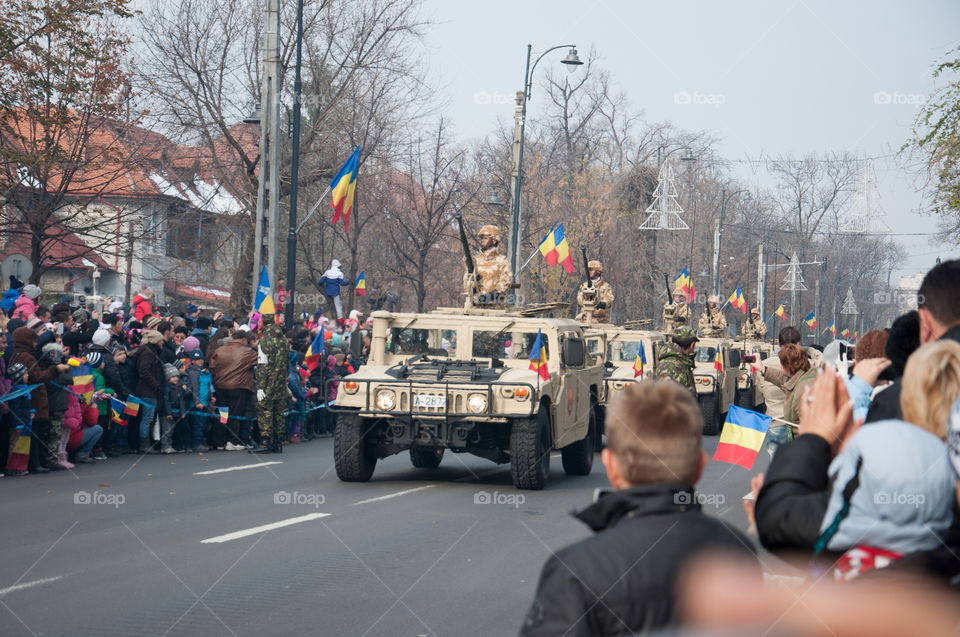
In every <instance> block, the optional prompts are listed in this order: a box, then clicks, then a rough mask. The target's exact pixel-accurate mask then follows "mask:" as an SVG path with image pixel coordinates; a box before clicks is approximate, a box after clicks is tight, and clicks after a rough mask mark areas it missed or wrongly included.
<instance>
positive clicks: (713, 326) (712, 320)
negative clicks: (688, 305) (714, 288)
mask: <svg viewBox="0 0 960 637" xmlns="http://www.w3.org/2000/svg"><path fill="white" fill-rule="evenodd" d="M697 329H699V330H700V333H701V334H703V335H704V336H714V337H715V336H720V335H721V334H723V330H725V329H727V317H725V316H724V315H723V310H721V309H720V297H719V296H717V295H716V294H711V295H710V296H708V297H707V307H706V308H704V310H703V314H701V315H700V323H699V324H698V325H697Z"/></svg>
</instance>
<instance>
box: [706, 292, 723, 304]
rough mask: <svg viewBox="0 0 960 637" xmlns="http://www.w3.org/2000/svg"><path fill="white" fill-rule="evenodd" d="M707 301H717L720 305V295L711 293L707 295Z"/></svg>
mask: <svg viewBox="0 0 960 637" xmlns="http://www.w3.org/2000/svg"><path fill="white" fill-rule="evenodd" d="M707 303H716V304H717V305H720V297H719V296H717V295H716V294H711V295H710V296H708V297H707Z"/></svg>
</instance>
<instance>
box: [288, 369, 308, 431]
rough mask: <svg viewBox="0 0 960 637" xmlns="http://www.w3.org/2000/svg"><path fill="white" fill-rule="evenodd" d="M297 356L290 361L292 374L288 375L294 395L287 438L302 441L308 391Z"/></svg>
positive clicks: (289, 384)
mask: <svg viewBox="0 0 960 637" xmlns="http://www.w3.org/2000/svg"><path fill="white" fill-rule="evenodd" d="M296 360H297V359H296V358H294V359H293V361H291V363H290V374H289V375H288V376H287V388H288V389H289V390H290V395H291V396H293V398H292V401H291V404H290V408H289V410H288V411H287V418H286V421H287V438H288V439H289V440H290V441H291V442H300V436H301V428H304V427H303V422H304V418H305V416H306V409H305V407H304V405H305V404H306V400H307V392H306V389H305V388H304V386H303V382H302V380H301V378H300V370H299V369H298V367H297V364H296Z"/></svg>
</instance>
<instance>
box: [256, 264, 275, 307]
mask: <svg viewBox="0 0 960 637" xmlns="http://www.w3.org/2000/svg"><path fill="white" fill-rule="evenodd" d="M253 309H254V311H256V312H259V313H260V314H276V313H277V308H276V307H274V305H273V297H271V296H270V277H269V276H268V275H267V266H263V268H262V269H261V270H260V282H259V283H257V296H256V297H255V298H254V300H253Z"/></svg>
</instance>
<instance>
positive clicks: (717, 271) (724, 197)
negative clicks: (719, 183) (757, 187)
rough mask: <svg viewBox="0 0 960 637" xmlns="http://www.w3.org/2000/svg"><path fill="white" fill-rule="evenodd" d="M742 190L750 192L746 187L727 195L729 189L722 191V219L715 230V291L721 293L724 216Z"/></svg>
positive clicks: (716, 293) (717, 293)
mask: <svg viewBox="0 0 960 637" xmlns="http://www.w3.org/2000/svg"><path fill="white" fill-rule="evenodd" d="M741 192H749V191H748V190H747V189H746V188H744V189H741V190H737V191H736V192H734V193H733V194H732V195H729V196H728V195H727V189H726V188H724V189H723V190H722V191H721V192H720V219H719V220H718V221H717V225H716V227H715V228H714V231H713V293H714V294H715V295H719V294H720V267H719V264H720V239H721V238H722V236H723V216H724V214H725V213H726V211H727V202H728V201H730V200H731V199H733V198H734V197H736V196H737V195H739V194H740V193H741Z"/></svg>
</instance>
